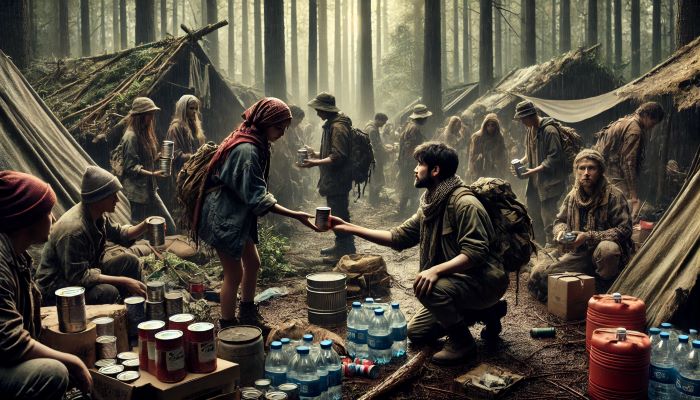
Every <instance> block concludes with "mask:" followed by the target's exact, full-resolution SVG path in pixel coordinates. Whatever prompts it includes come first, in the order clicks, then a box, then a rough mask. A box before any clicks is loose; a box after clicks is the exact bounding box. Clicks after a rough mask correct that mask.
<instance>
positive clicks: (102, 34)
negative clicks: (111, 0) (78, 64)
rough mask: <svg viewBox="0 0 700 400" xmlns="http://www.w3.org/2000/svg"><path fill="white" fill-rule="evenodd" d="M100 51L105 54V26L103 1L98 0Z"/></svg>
mask: <svg viewBox="0 0 700 400" xmlns="http://www.w3.org/2000/svg"><path fill="white" fill-rule="evenodd" d="M100 51H102V52H103V53H106V52H107V26H106V24H105V0H100Z"/></svg>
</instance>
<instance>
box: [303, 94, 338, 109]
mask: <svg viewBox="0 0 700 400" xmlns="http://www.w3.org/2000/svg"><path fill="white" fill-rule="evenodd" d="M308 105H309V106H311V107H312V108H314V109H316V110H321V111H328V112H340V108H338V107H336V106H335V96H333V95H332V94H330V93H326V92H321V93H319V94H317V95H316V97H314V98H313V99H312V100H311V101H309V103H308Z"/></svg>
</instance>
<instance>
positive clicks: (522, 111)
mask: <svg viewBox="0 0 700 400" xmlns="http://www.w3.org/2000/svg"><path fill="white" fill-rule="evenodd" d="M533 114H537V109H536V108H535V105H534V104H532V102H531V101H527V100H524V101H521V102H520V103H518V105H516V106H515V115H514V116H513V119H521V118H525V117H527V116H530V115H533Z"/></svg>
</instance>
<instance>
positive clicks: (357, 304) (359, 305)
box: [352, 301, 362, 308]
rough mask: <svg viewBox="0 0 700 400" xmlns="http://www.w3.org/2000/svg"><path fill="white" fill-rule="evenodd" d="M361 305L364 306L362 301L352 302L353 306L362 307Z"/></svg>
mask: <svg viewBox="0 0 700 400" xmlns="http://www.w3.org/2000/svg"><path fill="white" fill-rule="evenodd" d="M360 307H362V303H360V302H359V301H353V302H352V308H360Z"/></svg>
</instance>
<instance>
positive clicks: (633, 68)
mask: <svg viewBox="0 0 700 400" xmlns="http://www.w3.org/2000/svg"><path fill="white" fill-rule="evenodd" d="M631 8H632V16H631V18H630V24H631V30H632V32H631V36H632V42H631V44H630V47H631V50H632V55H631V61H630V73H631V75H632V78H636V77H638V76H639V72H640V54H639V50H640V49H639V47H640V30H639V14H640V7H639V0H632V7H631Z"/></svg>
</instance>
